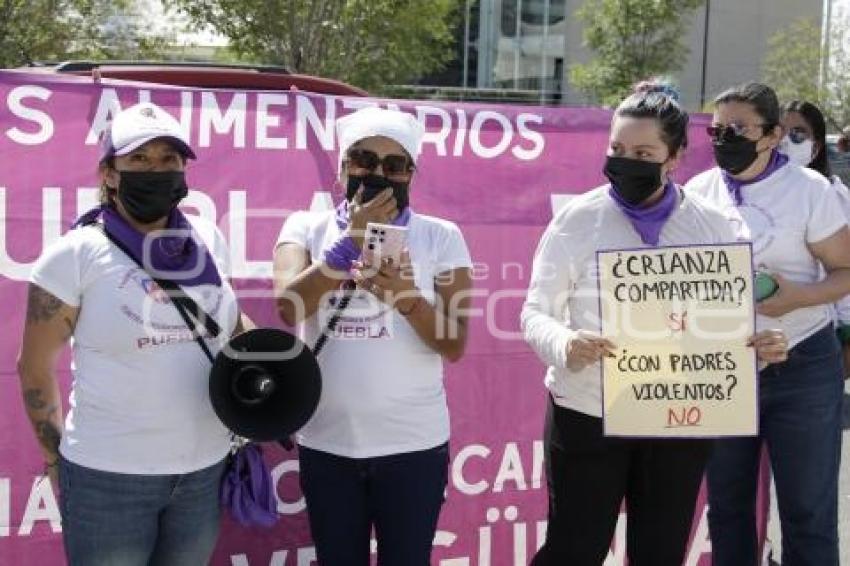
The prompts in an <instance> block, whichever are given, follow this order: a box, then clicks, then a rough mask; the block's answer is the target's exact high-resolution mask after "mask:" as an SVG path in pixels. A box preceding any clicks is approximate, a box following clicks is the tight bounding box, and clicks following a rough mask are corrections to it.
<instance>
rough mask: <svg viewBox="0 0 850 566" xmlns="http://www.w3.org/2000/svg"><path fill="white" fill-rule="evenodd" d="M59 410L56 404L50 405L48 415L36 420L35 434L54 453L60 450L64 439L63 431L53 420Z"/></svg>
mask: <svg viewBox="0 0 850 566" xmlns="http://www.w3.org/2000/svg"><path fill="white" fill-rule="evenodd" d="M58 410H59V408H58V407H57V406H56V405H54V406H52V407H50V409H49V410H48V411H47V417H46V418H45V419H43V420H38V421H36V422H35V434H36V436H37V437H38V441H39V442H40V443H41V445H42V446H44V447H45V448H47V449H48V450H50V451H51V452H52V453H54V454H55V453H56V452H58V451H59V441H60V440H61V439H62V432H61V431H60V430H59V427H57V426H56V424H55V423H54V422H53V421H52V420H51V418H52V417H53V415H55V414H56V412H57V411H58Z"/></svg>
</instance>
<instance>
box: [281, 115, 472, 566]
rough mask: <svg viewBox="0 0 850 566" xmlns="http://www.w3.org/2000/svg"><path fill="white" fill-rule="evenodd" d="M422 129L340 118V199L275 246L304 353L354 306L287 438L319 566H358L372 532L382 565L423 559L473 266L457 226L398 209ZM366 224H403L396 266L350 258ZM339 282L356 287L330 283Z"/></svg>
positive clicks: (291, 227)
mask: <svg viewBox="0 0 850 566" xmlns="http://www.w3.org/2000/svg"><path fill="white" fill-rule="evenodd" d="M423 132H424V129H423V127H422V126H421V125H420V124H419V122H417V121H416V119H415V118H413V117H412V116H410V115H409V114H405V113H402V112H398V111H391V110H384V109H379V108H366V109H362V110H358V111H357V112H354V113H353V114H350V115H348V116H345V117H343V118H340V119H339V120H337V133H338V137H339V151H340V169H339V173H340V182H341V184H342V186H343V187H345V188H346V200H344V201H343V202H342V203H340V205H339V206H338V207H337V209H336V210H332V211H328V212H320V213H311V212H296V213H295V214H293V215H292V216H290V217H289V218H288V219H287V221H286V223H285V224H284V226H283V228H282V230H281V233H280V237H279V238H278V241H277V246H276V249H275V261H274V265H275V289H276V292H277V294H278V295H277V296H278V297H280V298H279V300H278V310H279V312H280V316H281V318H282V319H283V321H284V322H286V323H287V324H289V325H295V324H298V325H299V326H300V333H301V335H302V337H303V338H304V340H305V342H306V343H307V344H309V345H311V346H312V345H313V344H315V343H316V341H317V340H318V338H319V336H320V335H321V333H322V332H323V330H325V329H326V328H327V327H328V319H329V317H331V315H332V314H333V313H334V311H335V310H336V307H337V306H338V305H339V301H340V300H341V298H342V297H343V296H345V295H350V297H351V302H350V304H349V305H348V307H347V308H346V309H345V310H344V311H343V312H342V314H341V316H340V317H339V319H338V320H337V321H336V324H335V325H333V326H334V327H333V329H332V331H330V332H329V334H328V335H329V339H328V341H327V344H326V346H325V347H324V349H323V350H322V351H321V353H320V354H319V356H318V359H319V365H320V367H321V370H322V379H323V385H322V396H321V399H320V401H319V406H318V408H317V410H316V413H315V414H314V415H313V417H312V419H311V420H310V421H309V422H308V423H307V425H306V426H305V427H304V428H303V429H302V430H301V431H299V433H298V435H297V440H298V445H299V460H300V473H301V486H302V489H303V491H304V495H305V498H306V502H307V513H308V516H309V521H310V529H311V532H312V535H313V540H314V542H315V545H316V553H317V557H318V560H319V562H320V563H321V564H323V565H324V566H337V565H350V564H357V565H360V564H363V565H366V564H368V563H369V555H370V551H369V541H370V538H371V534H372V529H373V528H374V530H375V536H376V538H377V541H378V562H379V563H380V564H383V565H385V566H408V565H417V566H425V565H427V564H429V563H430V555H431V545H432V541H433V538H434V533H435V531H436V526H437V519H438V516H439V512H440V507H441V505H442V501H443V492H444V489H445V486H446V480H447V467H448V458H449V452H448V444H447V442H448V439H449V415H448V409H447V406H446V396H445V389H444V387H443V360H444V359H446V360H449V361H455V360H457V359H458V358H460V357H461V355H462V354H463V351H464V347H465V344H466V317H465V313H466V311H467V307H468V304H469V292H468V291H469V289H470V285H471V274H470V268H471V265H472V264H471V260H470V257H469V252H468V250H467V247H466V244H465V242H464V239H463V236H462V234H461V232H460V230H459V229H458V228H457V226H455V225H454V224H453V223H451V222H449V221H447V220H442V219H439V218H434V217H431V216H425V215H422V214H418V213H416V212H413V211H412V210H411V208H410V206H409V205H408V193H409V187H410V183H411V180H412V178H413V175H414V170H415V164H416V159H417V158H418V156H419V149H420V145H421V139H422V134H423ZM369 222H376V223H382V224H393V225H395V226H399V227H406V229H407V231H406V233H407V242H406V246H407V249H408V252H407V253H405V254H403V256H402V261H401V265H396V264H393V263H390V262H382V263H381V264H380V265H377V266H369V265H364V264H363V263H361V262H360V255H361V249H362V248H363V247H364V238H363V233H364V230H365V228H366V225H367V223H369ZM409 264H412V267H411V265H409ZM376 269H378V270H379V271H377V272H375V270H376ZM350 278H351V279H353V281H354V282H356V289H354V290H352V289H350V287H351V285H346V284H343V285H342V286H341V283H343V282H344V281H346V280H347V279H350Z"/></svg>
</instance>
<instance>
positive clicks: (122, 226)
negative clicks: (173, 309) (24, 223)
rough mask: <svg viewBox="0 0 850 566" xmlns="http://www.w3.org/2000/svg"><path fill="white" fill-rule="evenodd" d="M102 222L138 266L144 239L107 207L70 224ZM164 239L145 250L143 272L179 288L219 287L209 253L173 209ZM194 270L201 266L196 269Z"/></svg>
mask: <svg viewBox="0 0 850 566" xmlns="http://www.w3.org/2000/svg"><path fill="white" fill-rule="evenodd" d="M98 218H102V220H103V227H104V229H105V230H106V231H108V232H109V233H110V234H111V235H112V236H113V237H114V238H115V239H116V240H118V241H119V242H121V243H122V244H124V247H125V248H127V249H128V250H129V251H130V252H131V254H132V255H133V259H135V260H137V261H138V262H139V263H140V264H141V263H142V262H143V260H144V259H145V258H144V253H145V239H146V237H147V236H146V235H145V234H142V233H141V232H139V231H137V230H136V229H135V228H133V227H132V226H131V225H130V224H129V223H128V222H127V221H126V220H124V218H123V217H122V216H121V215H120V214H118V212H117V211H116V210H115V209H114V208H112V207H110V206H99V207H97V208H94V209H92V210H90V211H88V212H86V213H85V214H83V215H82V216H81V217H80V218H78V219H77V221H76V222H74V224H73V226H72V228H77V227H78V226H84V225H86V224H91V223H93V222H96V221H97V219H98ZM165 230H166V231H167V232H166V234H167V235H164V236H151V237H152V238H154V239H153V240H152V241H151V242H150V244H149V248H148V256H149V258H148V259H150V264H149V265H145V266H144V267H145V270H146V271H154V272H155V275H156V276H157V277H161V278H163V279H165V278H166V277H167V278H169V279H171V280H172V281H174V282H175V283H177V284H178V285H181V286H183V287H193V286H196V285H215V286H217V287H218V286H221V276H220V275H219V273H218V269H217V268H216V265H215V263H214V262H213V260H212V256H211V255H210V252H209V250H208V249H207V247H206V246H205V245H204V244H203V242H202V241H201V239H200V238H199V237H198V236H197V235H196V234H195V232H194V230H193V229H192V225H191V224H190V223H189V220H188V219H187V218H186V217H185V216H184V215H183V213H182V212H180V210H179V209H177V208H175V209H174V210H173V211H171V214H170V215H169V216H168V223H167V224H166V226H165ZM198 266H201V267H200V269H199V267H198Z"/></svg>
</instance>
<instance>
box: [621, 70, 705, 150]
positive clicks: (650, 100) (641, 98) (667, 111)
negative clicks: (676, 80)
mask: <svg viewBox="0 0 850 566" xmlns="http://www.w3.org/2000/svg"><path fill="white" fill-rule="evenodd" d="M614 116H626V117H629V118H652V119H654V120H657V121H658V127H659V129H660V130H661V140H662V141H663V142H664V143H665V144H666V145H667V149H668V150H669V151H670V156H671V157H672V156H674V155H676V154H677V153H679V150H681V149H682V148H685V147H688V120H689V118H688V113H687V112H685V111H684V110H683V109H682V107H681V106H679V93H678V92H676V89H674V88H673V87H672V86H671V85H669V84H666V83H662V82H660V81H657V80H650V81H643V82H640V83H638V84H637V85H635V87H634V92H633V93H632V94H631V95H629V96H628V97H627V98H626V99H625V100H623V101H622V102H621V103H620V105H619V106H618V107H617V110H615V111H614Z"/></svg>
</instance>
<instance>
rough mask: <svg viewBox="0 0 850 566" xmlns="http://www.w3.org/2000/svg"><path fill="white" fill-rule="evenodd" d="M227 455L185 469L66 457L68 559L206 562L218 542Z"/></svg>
mask: <svg viewBox="0 0 850 566" xmlns="http://www.w3.org/2000/svg"><path fill="white" fill-rule="evenodd" d="M223 470H224V461H222V462H219V463H217V464H215V465H213V466H210V467H208V468H204V469H202V470H198V471H196V472H191V473H188V474H182V475H136V474H117V473H113V472H104V471H100V470H94V469H92V468H87V467H84V466H79V465H77V464H74V463H73V462H69V461H67V460H65V459H64V458H62V459H61V464H60V468H59V487H60V512H61V515H62V536H63V539H64V542H65V554H66V555H67V557H68V564H69V566H201V565H203V564H206V563H207V562H208V561H209V559H210V555H211V554H212V552H213V548H214V547H215V542H216V538H217V537H218V525H219V516H220V513H219V485H220V483H221V475H222V472H223Z"/></svg>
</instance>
